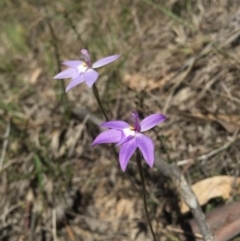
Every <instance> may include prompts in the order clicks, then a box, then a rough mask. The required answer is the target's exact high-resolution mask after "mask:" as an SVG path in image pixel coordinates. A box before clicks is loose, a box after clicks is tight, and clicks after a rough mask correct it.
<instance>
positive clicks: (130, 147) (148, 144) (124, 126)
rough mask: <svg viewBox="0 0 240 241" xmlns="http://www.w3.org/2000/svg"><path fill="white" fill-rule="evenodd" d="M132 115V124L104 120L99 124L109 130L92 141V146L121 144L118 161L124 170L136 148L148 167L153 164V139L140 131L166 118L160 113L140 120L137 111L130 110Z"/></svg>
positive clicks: (148, 128)
mask: <svg viewBox="0 0 240 241" xmlns="http://www.w3.org/2000/svg"><path fill="white" fill-rule="evenodd" d="M132 117H133V119H134V120H133V122H134V124H133V125H129V124H128V123H127V122H125V121H119V120H116V121H107V122H104V123H103V124H101V125H100V126H101V127H107V128H110V130H107V131H105V132H102V133H101V134H99V135H98V136H97V137H96V139H95V140H94V141H93V143H92V146H95V145H98V144H102V143H117V146H120V145H121V148H120V152H119V162H120V166H121V169H122V170H123V171H125V170H126V167H127V164H128V162H129V160H130V158H131V156H132V155H133V153H134V152H135V150H136V149H137V148H139V149H140V151H141V153H142V155H143V158H144V159H145V161H146V163H147V164H148V165H149V166H150V167H152V166H153V163H154V145H153V141H152V140H151V139H150V138H149V137H147V136H145V135H143V134H142V133H141V132H144V131H147V130H150V129H151V128H153V127H154V126H156V125H158V124H159V123H161V122H163V121H164V120H165V119H166V117H165V116H164V115H162V114H152V115H149V116H147V117H146V118H144V119H143V120H142V121H141V122H140V120H139V116H138V113H137V112H135V111H133V112H132Z"/></svg>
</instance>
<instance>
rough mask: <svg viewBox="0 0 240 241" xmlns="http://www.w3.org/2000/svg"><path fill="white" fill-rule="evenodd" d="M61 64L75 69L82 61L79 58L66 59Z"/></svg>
mask: <svg viewBox="0 0 240 241" xmlns="http://www.w3.org/2000/svg"><path fill="white" fill-rule="evenodd" d="M62 64H63V65H66V66H69V67H72V68H75V69H76V68H77V67H78V66H79V65H81V64H82V61H79V60H68V61H64V62H62Z"/></svg>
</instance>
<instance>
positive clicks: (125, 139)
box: [116, 132, 134, 146]
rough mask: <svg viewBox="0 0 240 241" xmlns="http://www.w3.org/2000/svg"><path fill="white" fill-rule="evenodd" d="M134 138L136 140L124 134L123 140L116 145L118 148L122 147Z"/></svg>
mask: <svg viewBox="0 0 240 241" xmlns="http://www.w3.org/2000/svg"><path fill="white" fill-rule="evenodd" d="M133 138H134V137H133V136H127V135H125V133H124V132H122V137H121V140H120V141H119V142H118V143H117V144H116V146H121V145H123V144H124V143H126V142H128V141H129V140H131V139H133Z"/></svg>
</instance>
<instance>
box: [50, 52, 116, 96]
mask: <svg viewBox="0 0 240 241" xmlns="http://www.w3.org/2000/svg"><path fill="white" fill-rule="evenodd" d="M81 53H82V55H83V58H84V61H80V60H70V61H65V62H63V63H62V64H63V65H66V66H68V67H70V68H68V69H65V70H63V71H62V72H60V73H58V74H57V75H56V76H54V77H53V78H54V79H66V78H72V81H71V82H70V84H69V85H68V86H67V88H66V92H67V91H69V90H70V89H72V88H73V87H75V86H76V85H78V84H80V83H82V82H83V81H85V82H86V84H87V85H88V87H89V88H91V87H92V85H93V84H94V83H95V81H96V80H97V78H98V72H97V71H95V70H93V69H96V68H99V67H102V66H104V65H107V64H109V63H111V62H113V61H115V60H116V59H118V58H119V57H120V55H111V56H108V57H105V58H102V59H99V60H98V61H97V62H95V63H93V64H92V63H91V60H90V56H89V53H88V51H87V50H86V49H82V50H81Z"/></svg>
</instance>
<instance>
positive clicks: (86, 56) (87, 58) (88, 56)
mask: <svg viewBox="0 0 240 241" xmlns="http://www.w3.org/2000/svg"><path fill="white" fill-rule="evenodd" d="M81 53H82V54H83V56H84V58H85V60H86V62H87V63H88V64H91V60H90V55H89V53H88V51H87V50H86V49H81Z"/></svg>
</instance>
